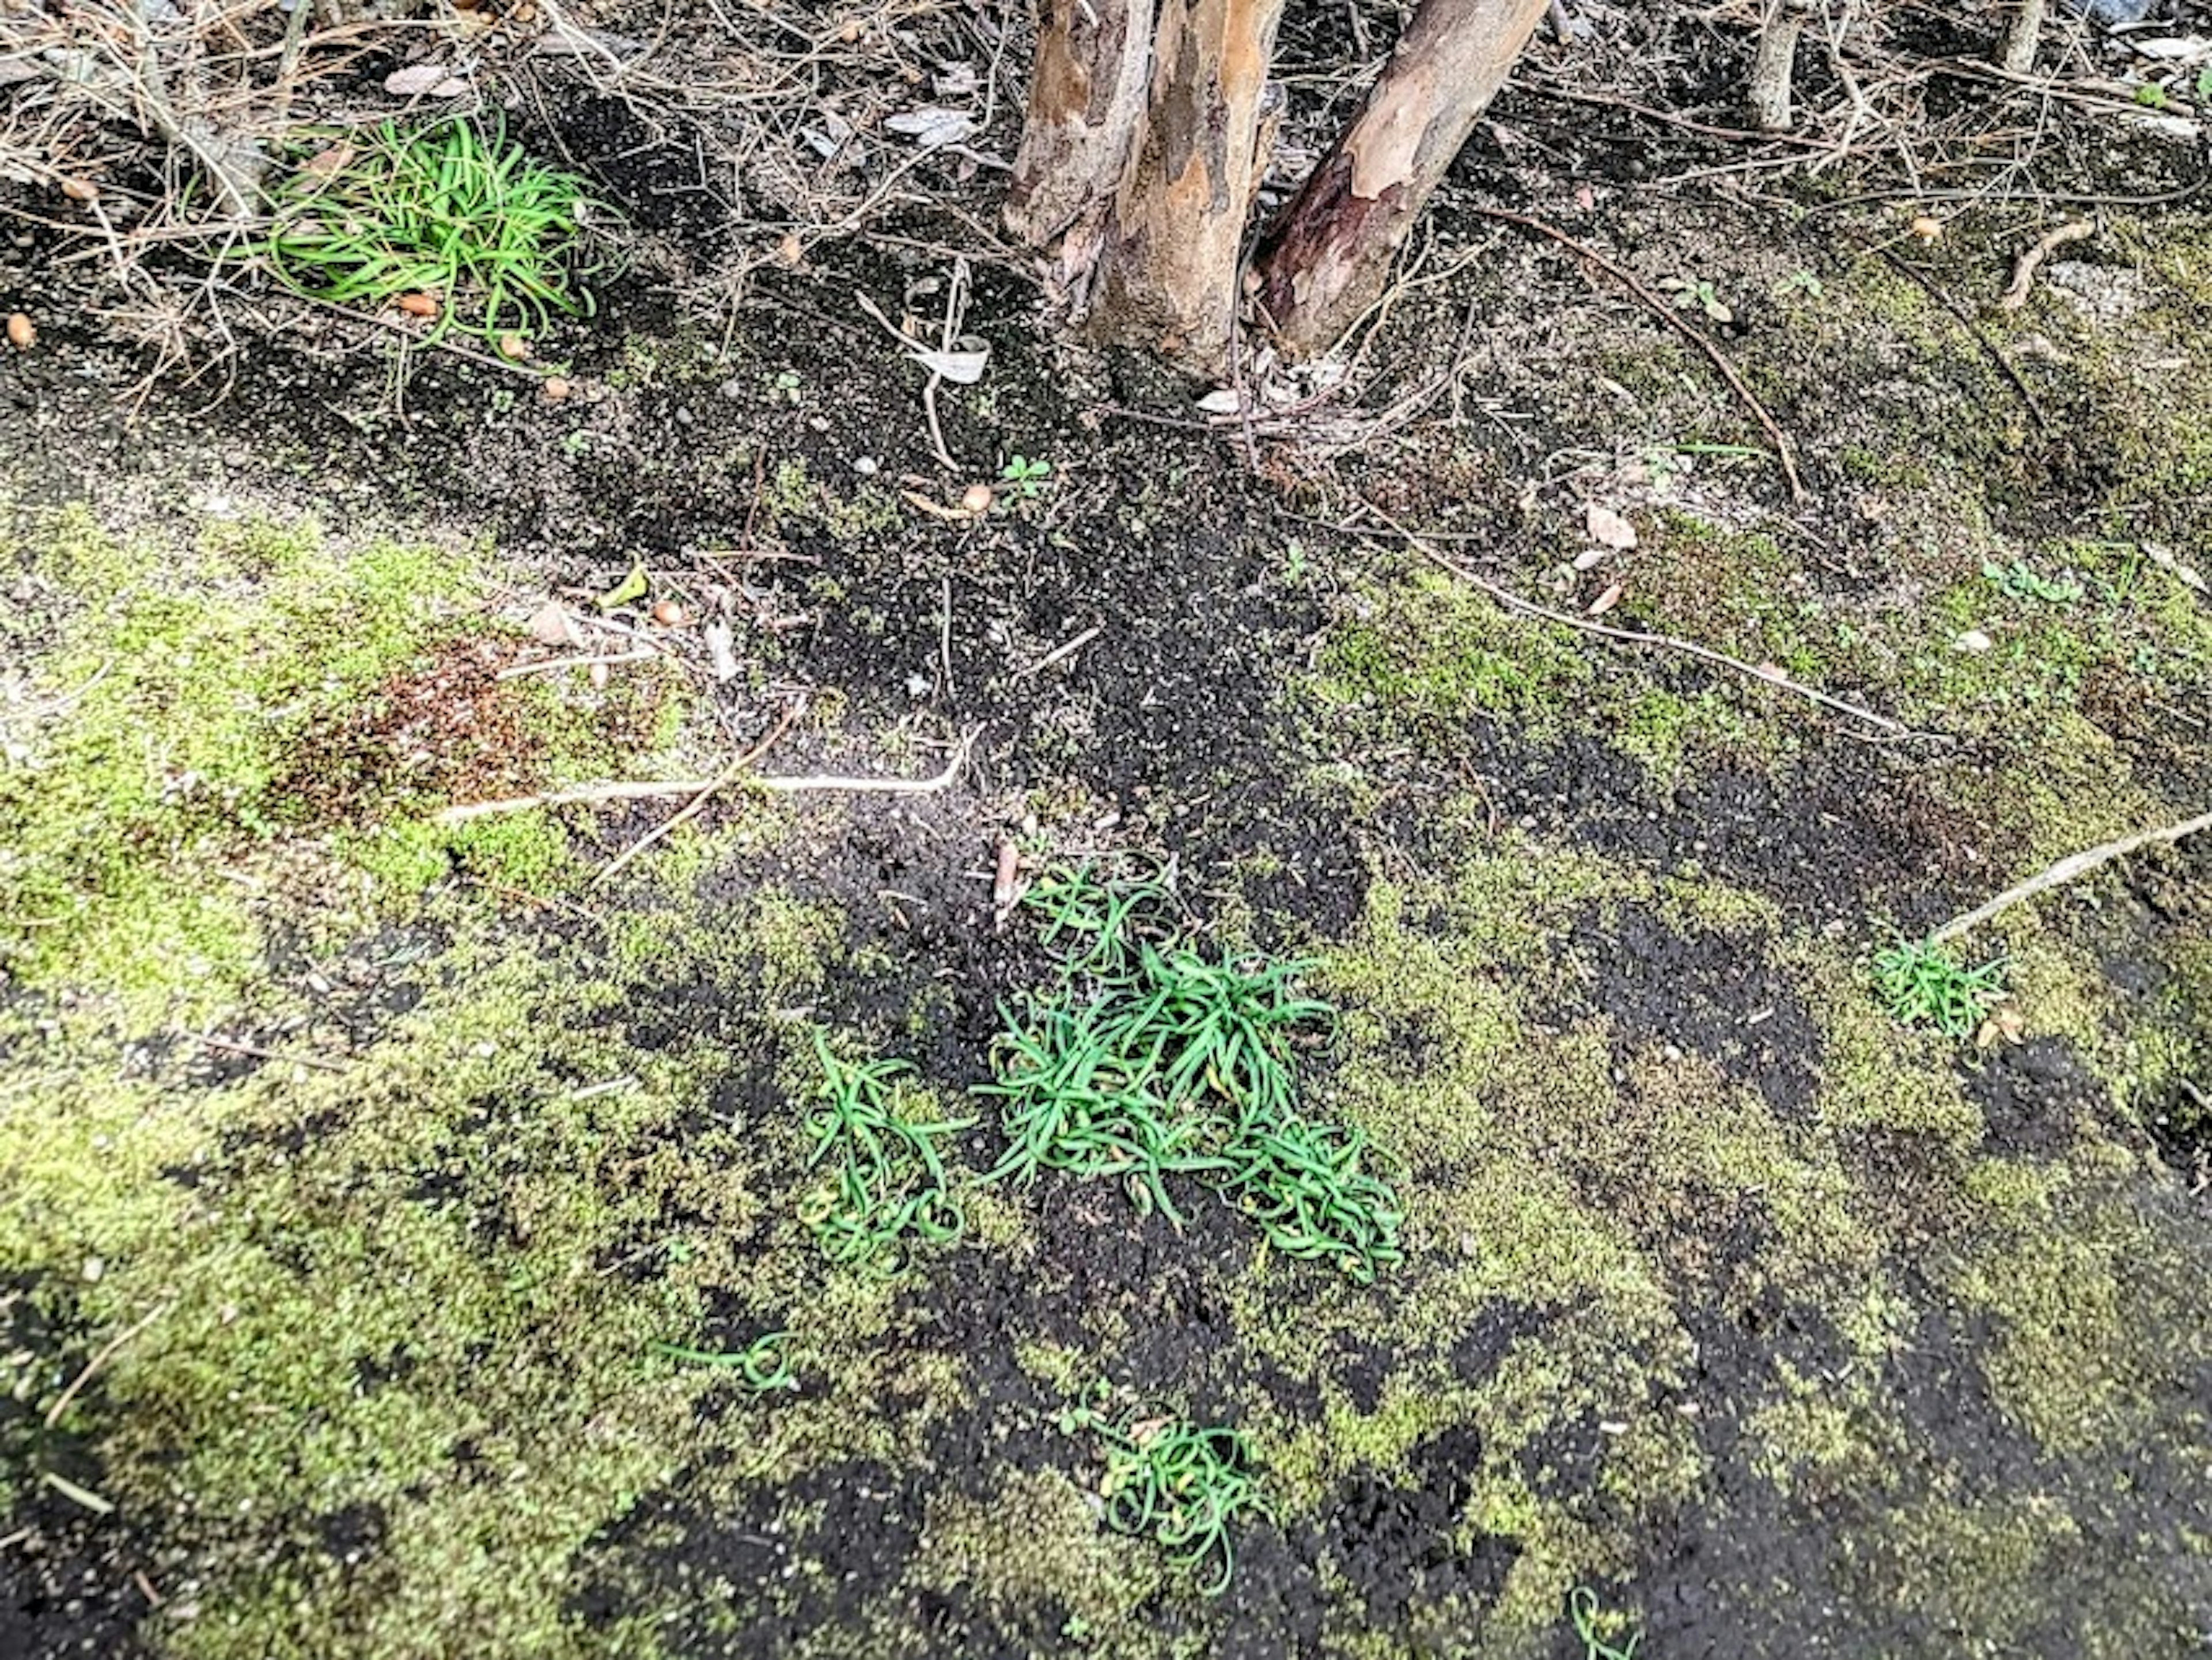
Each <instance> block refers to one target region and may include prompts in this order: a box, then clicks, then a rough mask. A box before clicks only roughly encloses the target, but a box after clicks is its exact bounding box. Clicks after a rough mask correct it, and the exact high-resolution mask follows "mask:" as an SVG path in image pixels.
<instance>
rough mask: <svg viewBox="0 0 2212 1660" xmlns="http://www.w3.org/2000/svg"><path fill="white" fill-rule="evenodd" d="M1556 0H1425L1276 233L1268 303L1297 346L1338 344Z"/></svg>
mask: <svg viewBox="0 0 2212 1660" xmlns="http://www.w3.org/2000/svg"><path fill="white" fill-rule="evenodd" d="M1547 5H1548V0H1422V5H1421V8H1420V9H1419V11H1418V12H1416V13H1415V14H1414V15H1413V22H1412V23H1411V24H1410V25H1409V26H1408V27H1407V30H1406V33H1405V36H1404V38H1403V39H1402V40H1400V41H1399V43H1398V49H1397V51H1396V52H1395V53H1393V54H1392V56H1391V59H1390V63H1389V67H1388V68H1386V69H1385V70H1383V76H1382V78H1381V79H1380V80H1378V81H1377V82H1376V83H1375V88H1374V90H1373V91H1372V92H1371V93H1370V94H1369V95H1368V100H1367V104H1366V107H1365V108H1364V110H1363V111H1362V112H1361V113H1360V116H1359V119H1358V120H1357V121H1355V122H1354V123H1353V124H1352V126H1351V127H1350V128H1349V129H1348V130H1347V131H1346V132H1345V134H1344V136H1343V137H1341V138H1340V139H1339V140H1338V141H1337V143H1336V145H1335V147H1334V149H1331V151H1330V152H1329V154H1328V157H1327V158H1326V159H1325V160H1323V161H1322V164H1321V166H1320V167H1317V168H1316V169H1315V171H1314V175H1313V177H1312V178H1311V179H1309V180H1308V181H1307V182H1306V185H1305V188H1304V190H1302V191H1301V192H1298V196H1297V200H1296V201H1294V202H1292V203H1291V205H1290V207H1289V208H1288V209H1286V210H1285V212H1284V214H1283V216H1282V217H1281V218H1280V219H1279V221H1278V222H1276V224H1275V226H1274V228H1273V229H1272V230H1271V231H1270V232H1269V233H1268V234H1267V239H1266V240H1265V241H1264V242H1263V243H1262V245H1261V251H1260V255H1259V258H1258V261H1257V265H1256V269H1257V271H1258V274H1259V277H1260V299H1261V305H1262V306H1263V307H1264V308H1265V309H1266V311H1267V315H1268V316H1269V317H1270V318H1271V319H1273V322H1274V325H1275V327H1276V329H1277V331H1278V332H1279V336H1280V337H1281V339H1282V342H1283V344H1285V347H1286V348H1288V349H1289V350H1291V351H1293V352H1296V353H1301V354H1310V353H1313V352H1316V351H1322V350H1327V349H1328V347H1329V346H1330V345H1332V344H1334V343H1335V341H1336V340H1337V338H1338V337H1340V335H1341V334H1342V333H1343V332H1344V331H1345V330H1346V329H1347V328H1349V327H1350V326H1351V325H1352V323H1353V322H1354V321H1355V320H1356V319H1358V316H1359V313H1361V312H1363V311H1364V310H1365V309H1366V308H1367V307H1369V306H1370V305H1371V304H1372V303H1373V302H1374V301H1375V300H1376V297H1377V296H1378V295H1381V293H1382V292H1383V283H1384V282H1385V281H1386V280H1387V279H1388V277H1389V270H1390V265H1391V261H1392V260H1393V259H1394V258H1395V257H1396V255H1397V252H1398V249H1399V247H1400V246H1401V245H1402V244H1403V243H1404V241H1405V240H1406V236H1407V233H1408V232H1409V231H1411V230H1412V228H1413V223H1414V221H1415V220H1416V219H1417V218H1418V217H1419V215H1420V212H1421V209H1422V208H1423V206H1424V205H1425V204H1426V203H1427V201H1428V198H1429V195H1430V193H1431V192H1432V191H1434V190H1435V188H1436V186H1437V184H1438V183H1439V182H1440V181H1441V180H1442V179H1443V176H1444V173H1445V172H1446V171H1447V170H1448V169H1449V167H1450V166H1451V163H1452V158H1453V157H1455V155H1458V154H1459V152H1460V149H1461V147H1462V145H1464V144H1465V143H1467V139H1468V134H1469V133H1471V132H1473V131H1474V124H1475V122H1476V121H1477V120H1478V119H1480V117H1481V115H1482V112H1483V111H1484V110H1485V109H1486V108H1487V107H1488V106H1489V104H1490V100H1492V98H1493V97H1495V96H1496V95H1497V93H1498V88H1500V87H1501V86H1503V85H1504V83H1505V77H1506V76H1507V75H1508V74H1509V73H1510V72H1511V70H1512V68H1513V64H1514V62H1515V60H1516V59H1517V58H1519V57H1520V55H1521V52H1522V48H1523V47H1524V46H1527V45H1528V37H1529V36H1530V35H1531V34H1533V33H1534V32H1535V29H1536V25H1537V24H1538V23H1539V22H1541V21H1542V20H1543V17H1544V14H1545V11H1546V9H1547Z"/></svg>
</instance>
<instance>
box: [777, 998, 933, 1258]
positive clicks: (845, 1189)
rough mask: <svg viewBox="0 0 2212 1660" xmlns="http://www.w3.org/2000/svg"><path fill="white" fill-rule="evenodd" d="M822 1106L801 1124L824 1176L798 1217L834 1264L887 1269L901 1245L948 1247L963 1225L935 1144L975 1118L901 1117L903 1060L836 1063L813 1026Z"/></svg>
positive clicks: (906, 1070) (810, 1162)
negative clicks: (819, 1068)
mask: <svg viewBox="0 0 2212 1660" xmlns="http://www.w3.org/2000/svg"><path fill="white" fill-rule="evenodd" d="M814 1051H815V1055H816V1057H817V1060H819V1061H820V1062H821V1066H822V1082H821V1085H820V1086H819V1089H818V1091H817V1096H818V1098H819V1099H820V1101H821V1105H820V1106H818V1107H817V1108H816V1109H815V1110H814V1111H813V1113H812V1114H811V1115H810V1116H808V1118H807V1121H806V1129H807V1134H809V1135H810V1136H811V1137H812V1138H813V1142H814V1146H813V1150H812V1152H811V1153H810V1154H809V1155H808V1157H807V1166H808V1168H809V1169H811V1170H823V1171H826V1176H827V1180H826V1181H825V1182H824V1183H823V1185H822V1186H820V1187H819V1188H817V1190H816V1191H815V1192H814V1193H813V1194H811V1195H809V1196H808V1199H807V1201H805V1204H804V1205H803V1206H802V1207H801V1210H800V1215H801V1217H802V1218H803V1219H804V1220H805V1222H806V1224H807V1225H808V1226H809V1227H811V1229H812V1230H813V1231H814V1235H815V1237H816V1238H817V1240H818V1241H819V1242H820V1243H821V1246H822V1250H823V1254H824V1255H825V1256H828V1257H829V1260H830V1261H831V1262H836V1263H839V1264H841V1265H844V1266H848V1267H857V1268H872V1269H874V1270H877V1271H879V1272H883V1273H896V1272H897V1271H898V1270H899V1269H900V1268H902V1267H903V1266H904V1265H905V1262H906V1260H907V1256H908V1250H909V1249H910V1243H909V1242H911V1243H915V1244H921V1245H944V1244H950V1243H951V1242H952V1241H953V1240H955V1239H957V1238H958V1237H960V1235H961V1232H962V1231H963V1228H964V1226H965V1219H964V1217H963V1213H962V1211H961V1207H960V1201H959V1200H958V1199H957V1197H956V1196H955V1195H954V1194H953V1191H952V1183H951V1179H950V1178H949V1177H948V1175H947V1173H946V1171H945V1158H944V1155H943V1154H942V1153H940V1152H939V1151H938V1146H937V1144H938V1143H939V1141H941V1140H944V1139H945V1137H947V1136H951V1135H957V1134H959V1133H960V1132H961V1131H963V1130H964V1129H968V1128H971V1127H972V1126H973V1124H974V1123H975V1120H973V1119H972V1118H969V1119H960V1120H957V1121H952V1122H933V1121H928V1120H923V1119H918V1118H915V1117H912V1116H908V1111H907V1108H906V1104H905V1102H904V1101H903V1100H902V1093H903V1091H902V1088H901V1080H902V1079H904V1078H905V1077H907V1076H908V1075H910V1074H911V1073H913V1072H914V1068H913V1067H912V1066H910V1065H909V1064H908V1063H907V1062H906V1061H845V1060H842V1059H840V1058H839V1056H838V1055H836V1052H835V1051H834V1050H832V1049H830V1047H829V1040H828V1038H826V1037H823V1034H822V1031H821V1029H820V1028H819V1027H817V1028H816V1029H815V1031H814Z"/></svg>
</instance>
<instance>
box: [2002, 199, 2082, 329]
mask: <svg viewBox="0 0 2212 1660" xmlns="http://www.w3.org/2000/svg"><path fill="white" fill-rule="evenodd" d="M2095 234H2097V226H2096V222H2095V221H2093V220H2089V219H2076V220H2075V221H2073V222H2071V223H2069V224H2064V225H2061V226H2060V227H2059V228H2057V230H2055V231H2052V232H2051V234H2049V235H2047V236H2045V237H2043V238H2041V239H2040V240H2038V241H2037V242H2036V244H2035V246H2033V247H2031V248H2029V249H2028V250H2027V252H2025V253H2023V254H2021V256H2020V263H2019V264H2018V265H2015V266H2014V267H2013V268H2012V283H2011V286H2010V287H2008V288H2007V289H2005V291H2004V298H2003V299H2002V300H2000V301H1997V307H1998V308H1999V309H2000V310H2002V311H2018V310H2019V309H2020V308H2021V307H2022V306H2024V305H2026V304H2027V296H2028V293H2029V291H2030V290H2031V289H2033V288H2034V286H2035V273H2036V272H2037V271H2039V270H2041V269H2042V267H2043V262H2044V261H2045V260H2046V259H2048V258H2050V257H2051V254H2052V253H2054V252H2057V250H2058V249H2060V248H2063V247H2064V246H2066V245H2067V244H2068V243H2069V242H2079V241H2081V240H2085V239H2086V238H2088V237H2091V236H2094V235H2095Z"/></svg>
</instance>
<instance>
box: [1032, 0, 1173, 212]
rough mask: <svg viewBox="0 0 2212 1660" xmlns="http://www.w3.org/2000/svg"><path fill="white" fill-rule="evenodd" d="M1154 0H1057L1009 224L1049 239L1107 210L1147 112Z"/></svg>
mask: <svg viewBox="0 0 2212 1660" xmlns="http://www.w3.org/2000/svg"><path fill="white" fill-rule="evenodd" d="M1151 62H1152V0H1050V3H1049V9H1048V11H1047V13H1046V15H1045V18H1044V21H1043V22H1042V25H1041V26H1040V27H1039V28H1038V31H1037V48H1036V66H1035V67H1034V68H1033V69H1032V70H1030V99H1029V112H1028V115H1027V118H1026V119H1025V120H1024V123H1023V125H1022V148H1021V152H1020V154H1019V155H1017V156H1016V157H1015V158H1014V182H1013V187H1012V190H1011V191H1010V192H1008V195H1007V198H1006V226H1007V228H1008V229H1010V230H1012V232H1013V233H1014V234H1016V235H1017V236H1019V237H1021V238H1022V239H1023V240H1024V241H1026V242H1028V243H1029V244H1030V246H1032V247H1036V248H1045V247H1049V246H1052V244H1053V243H1054V242H1055V241H1057V240H1059V239H1060V237H1062V236H1063V235H1065V234H1066V233H1067V231H1068V230H1069V229H1070V228H1071V227H1073V226H1074V225H1075V224H1076V222H1078V221H1079V220H1080V219H1083V218H1084V217H1085V216H1095V215H1099V214H1103V212H1104V210H1105V207H1106V204H1107V202H1108V201H1109V198H1111V196H1112V195H1113V192H1114V191H1115V188H1116V187H1117V186H1119V185H1120V184H1121V178H1122V175H1123V174H1124V173H1127V171H1128V166H1129V155H1130V152H1131V151H1132V150H1133V149H1134V148H1135V143H1136V135H1137V125H1138V122H1139V119H1140V118H1141V117H1142V116H1143V114H1144V111H1145V93H1146V68H1147V66H1148V65H1149V64H1151Z"/></svg>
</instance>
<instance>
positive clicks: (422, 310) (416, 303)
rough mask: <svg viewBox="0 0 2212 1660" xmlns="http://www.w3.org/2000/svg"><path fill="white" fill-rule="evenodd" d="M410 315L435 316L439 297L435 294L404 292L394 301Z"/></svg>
mask: <svg viewBox="0 0 2212 1660" xmlns="http://www.w3.org/2000/svg"><path fill="white" fill-rule="evenodd" d="M392 303H393V304H395V305H397V306H398V307H399V309H400V310H402V311H404V312H405V313H407V314H408V315H409V316H410V317H435V316H436V315H437V314H438V297H437V295H433V294H403V295H400V296H399V298H398V300H396V301H393V302H392Z"/></svg>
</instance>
